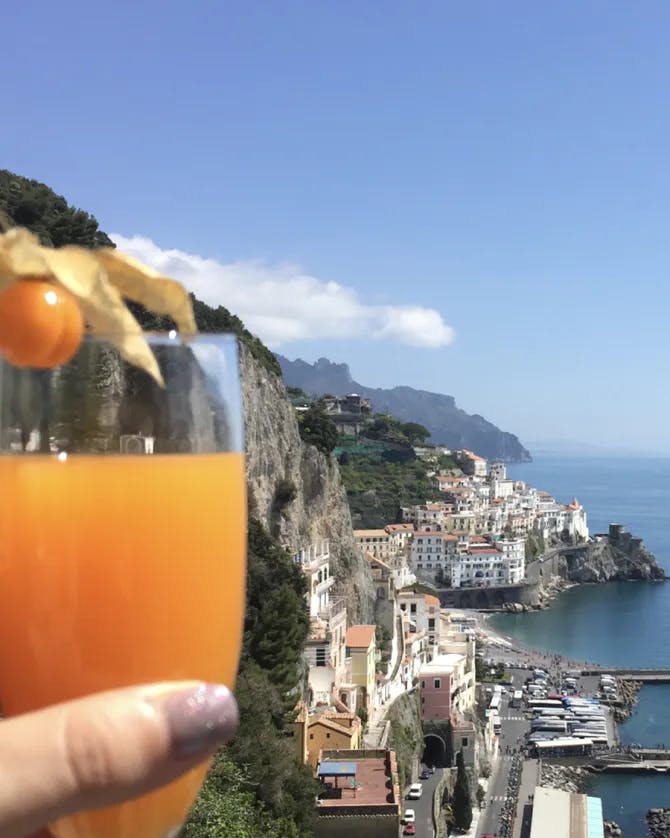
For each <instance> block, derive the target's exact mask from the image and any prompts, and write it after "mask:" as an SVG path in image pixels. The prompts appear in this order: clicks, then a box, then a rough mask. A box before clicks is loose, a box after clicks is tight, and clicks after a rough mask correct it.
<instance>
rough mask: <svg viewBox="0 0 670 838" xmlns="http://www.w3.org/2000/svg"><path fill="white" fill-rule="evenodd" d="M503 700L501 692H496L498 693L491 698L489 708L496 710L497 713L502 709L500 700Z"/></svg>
mask: <svg viewBox="0 0 670 838" xmlns="http://www.w3.org/2000/svg"><path fill="white" fill-rule="evenodd" d="M501 700H502V697H501V695H500V693H496V694H495V695H494V696H493V697H492V698H491V701H490V703H489V710H493V712H494V713H497V712H498V710H500V702H501Z"/></svg>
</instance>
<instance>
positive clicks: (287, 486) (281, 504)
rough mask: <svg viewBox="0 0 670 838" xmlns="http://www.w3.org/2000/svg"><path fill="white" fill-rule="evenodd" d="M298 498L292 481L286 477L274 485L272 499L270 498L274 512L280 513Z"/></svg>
mask: <svg viewBox="0 0 670 838" xmlns="http://www.w3.org/2000/svg"><path fill="white" fill-rule="evenodd" d="M297 496H298V490H297V488H296V485H295V483H294V482H293V481H292V480H288V479H287V478H286V477H284V478H282V479H281V480H279V481H278V482H277V483H276V484H275V492H274V497H273V498H272V508H273V509H274V511H275V512H281V511H282V510H284V509H285V508H286V507H287V506H288V505H289V504H290V503H293V501H294V500H295V499H296V497H297Z"/></svg>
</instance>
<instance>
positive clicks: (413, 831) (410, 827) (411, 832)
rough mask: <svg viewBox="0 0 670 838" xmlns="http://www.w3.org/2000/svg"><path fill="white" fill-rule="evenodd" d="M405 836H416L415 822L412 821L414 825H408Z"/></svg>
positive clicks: (404, 832) (406, 825)
mask: <svg viewBox="0 0 670 838" xmlns="http://www.w3.org/2000/svg"><path fill="white" fill-rule="evenodd" d="M403 834H404V835H416V824H415V823H414V822H413V821H412V823H406V824H405V829H404V831H403Z"/></svg>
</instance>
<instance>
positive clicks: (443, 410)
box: [277, 355, 532, 462]
mask: <svg viewBox="0 0 670 838" xmlns="http://www.w3.org/2000/svg"><path fill="white" fill-rule="evenodd" d="M277 360H278V361H279V364H280V366H281V369H282V375H283V376H284V381H285V382H286V383H287V384H288V385H291V386H294V387H301V388H302V389H303V390H304V391H305V392H306V393H309V394H313V395H318V396H322V395H324V394H325V393H332V394H334V395H343V394H345V393H358V394H359V395H361V396H365V398H368V399H370V401H371V402H372V408H373V410H374V411H375V412H377V413H390V414H392V415H393V416H396V417H397V418H398V419H401V420H402V421H403V422H419V423H420V424H421V425H424V427H426V428H428V430H429V431H430V438H431V441H432V442H434V443H435V444H437V445H446V446H448V447H449V448H454V449H458V448H469V449H471V450H472V451H476V452H477V453H478V454H481V456H482V457H488V458H489V459H501V460H506V461H508V462H530V460H531V459H532V457H531V456H530V453H529V452H528V451H527V450H526V449H525V448H524V447H523V445H522V444H521V443H520V442H519V439H518V438H517V437H516V436H515V435H514V434H511V433H507V431H501V430H500V428H497V427H496V426H495V425H494V424H493V423H492V422H489V421H488V420H487V419H484V417H483V416H479V415H478V414H476V413H475V414H469V413H466V412H465V411H464V410H462V409H461V408H459V407H458V406H457V405H456V401H455V399H454V397H453V396H447V395H444V394H443V393H431V392H429V391H428V390H416V389H414V388H413V387H404V386H403V387H393V388H390V389H383V388H380V387H366V386H365V385H364V384H359V383H358V382H357V381H354V379H353V378H352V376H351V373H350V372H349V367H348V366H347V365H346V364H335V363H333V362H332V361H329V360H328V359H327V358H319V360H318V361H316V363H314V364H308V363H306V362H305V361H302V360H300V359H299V358H298V359H297V360H295V361H289V359H288V358H284V357H283V356H281V355H277Z"/></svg>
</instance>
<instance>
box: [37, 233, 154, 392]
mask: <svg viewBox="0 0 670 838" xmlns="http://www.w3.org/2000/svg"><path fill="white" fill-rule="evenodd" d="M45 251H46V254H45V261H46V262H47V265H48V267H49V273H50V274H51V275H52V276H53V277H54V278H55V279H56V280H57V281H58V282H60V284H61V285H62V286H63V287H64V288H66V289H67V290H68V291H69V292H70V293H71V294H74V295H75V296H76V297H77V299H78V301H79V304H80V306H81V310H82V314H83V315H84V320H85V321H86V322H87V323H88V325H89V326H90V328H91V331H92V332H93V334H95V335H99V336H100V337H102V338H104V339H105V340H108V341H109V342H110V343H111V344H112V345H113V346H115V347H116V348H117V349H118V350H119V352H120V353H121V356H122V357H123V358H125V360H126V361H128V362H129V363H131V364H134V365H135V366H137V367H141V369H143V370H145V371H146V372H148V373H149V375H151V376H152V377H153V378H155V379H156V381H157V382H158V383H159V384H160V385H161V386H163V385H164V381H163V376H162V375H161V371H160V369H159V367H158V362H157V361H156V357H155V355H154V353H153V352H152V351H151V349H150V348H149V344H148V343H147V342H146V340H145V339H144V336H143V334H142V327H141V326H140V324H139V323H138V322H137V320H135V318H134V317H133V315H132V314H131V313H130V312H129V311H128V309H127V308H126V305H125V303H124V302H123V299H122V297H121V294H120V293H119V291H118V290H117V289H116V288H115V287H114V286H113V285H111V284H110V283H109V281H108V278H107V274H106V272H105V269H104V267H102V265H100V264H99V262H98V259H97V258H96V251H95V250H90V251H89V250H83V249H82V248H79V247H61V248H59V249H58V250H50V249H48V248H45Z"/></svg>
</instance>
